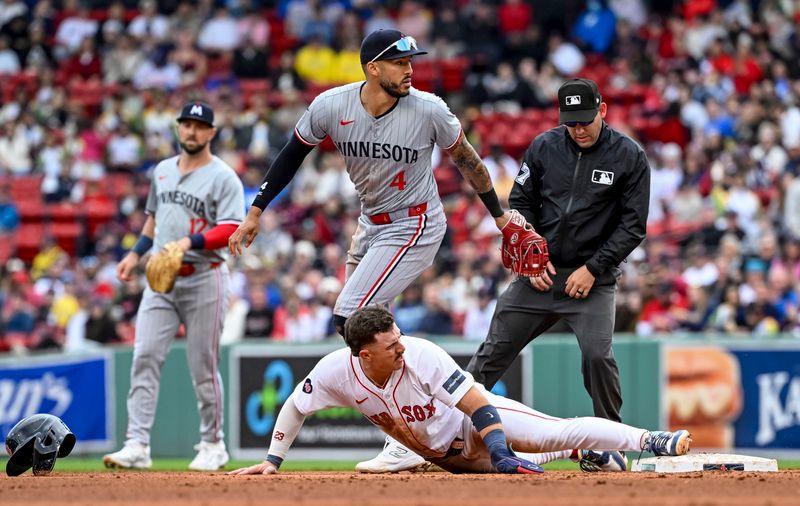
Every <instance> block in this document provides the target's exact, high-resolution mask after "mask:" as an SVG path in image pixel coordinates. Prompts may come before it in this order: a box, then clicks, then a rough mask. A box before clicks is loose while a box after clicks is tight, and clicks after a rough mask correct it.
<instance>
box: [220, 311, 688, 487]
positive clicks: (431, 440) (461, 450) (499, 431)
mask: <svg viewBox="0 0 800 506" xmlns="http://www.w3.org/2000/svg"><path fill="white" fill-rule="evenodd" d="M345 330H346V332H345V342H346V343H347V345H348V348H343V349H340V350H337V351H334V352H332V353H330V354H328V355H327V356H325V357H323V358H322V359H321V360H320V361H319V362H318V363H317V365H316V366H315V367H314V369H313V370H312V371H311V372H310V373H309V375H308V377H307V378H306V379H305V380H304V381H303V382H301V383H299V384H298V385H297V387H296V388H295V390H294V392H293V393H292V395H290V396H289V398H288V399H287V400H286V402H285V403H284V405H283V407H282V408H281V411H280V413H279V414H278V418H277V420H276V421H275V429H274V430H273V433H272V440H271V443H270V447H269V452H268V455H267V458H266V460H265V461H264V462H262V463H260V464H257V465H254V466H250V467H246V468H241V469H238V470H236V471H232V472H231V473H229V474H273V473H275V472H277V470H278V468H279V467H280V465H281V463H282V462H283V459H284V458H285V457H286V453H287V451H288V450H289V447H290V446H291V445H292V442H293V441H294V439H295V437H296V436H297V434H298V432H299V431H300V427H301V426H302V425H303V421H304V420H305V417H306V416H310V415H312V414H314V413H315V412H317V411H320V410H323V409H328V408H333V407H349V408H355V409H357V410H358V411H360V412H361V413H363V415H364V416H365V417H367V419H369V420H370V421H371V422H372V423H373V424H375V425H376V426H378V427H380V428H381V430H383V431H384V432H385V433H387V434H389V435H391V436H392V437H393V438H395V439H397V440H398V441H400V442H401V443H403V444H404V445H406V446H407V447H408V448H411V449H412V450H414V452H416V453H418V454H419V455H421V456H422V457H424V458H426V459H427V460H429V461H430V462H433V463H434V464H437V465H438V466H440V467H442V468H443V469H445V470H447V471H451V472H455V473H459V472H470V473H498V472H499V473H511V474H515V473H541V472H542V468H541V467H540V464H543V463H545V462H550V461H552V460H556V459H563V458H568V457H572V458H573V459H575V460H582V461H586V463H587V464H590V465H591V460H590V459H588V458H586V455H587V454H588V455H594V456H595V457H599V456H602V455H603V453H605V454H609V453H613V454H615V457H616V458H618V459H621V455H620V454H619V452H618V451H612V450H627V451H640V450H643V451H649V452H652V453H654V454H656V455H659V456H661V455H670V456H676V455H683V454H685V453H687V452H688V451H689V447H690V446H691V442H692V440H691V437H690V435H689V432H688V431H686V430H678V431H675V432H654V431H647V430H645V429H639V428H636V427H631V426H629V425H625V424H622V423H618V422H612V421H610V420H606V419H603V418H594V417H585V418H567V419H562V418H555V417H552V416H548V415H546V414H544V413H540V412H538V411H536V410H534V409H531V408H529V407H527V406H525V405H523V404H520V403H518V402H516V401H512V400H510V399H506V398H504V397H500V396H498V395H493V394H491V393H489V392H486V391H485V390H484V389H483V387H482V386H481V385H480V384H478V383H475V381H474V380H473V379H472V376H471V375H470V374H469V373H467V372H465V371H463V370H462V369H461V368H460V367H458V365H456V363H455V361H454V360H453V359H452V358H451V357H450V356H449V355H447V353H446V352H445V351H444V350H443V349H441V348H440V347H439V346H437V345H435V344H433V343H431V342H428V341H425V340H423V339H417V338H415V337H409V336H404V335H402V334H401V333H400V329H398V328H397V326H396V325H395V323H394V318H393V317H392V314H391V313H390V312H389V311H388V310H386V309H384V308H382V307H380V306H369V307H365V308H362V309H359V310H357V311H356V312H355V313H353V314H352V315H351V316H350V318H349V319H348V321H347V327H346V329H345ZM512 448H513V449H514V450H519V451H523V452H531V454H530V455H526V457H528V458H529V459H530V460H528V459H523V458H521V457H519V456H517V455H515V454H514V452H513V451H512ZM576 448H582V449H588V450H577V449H576ZM598 460H600V459H598ZM606 460H608V459H606Z"/></svg>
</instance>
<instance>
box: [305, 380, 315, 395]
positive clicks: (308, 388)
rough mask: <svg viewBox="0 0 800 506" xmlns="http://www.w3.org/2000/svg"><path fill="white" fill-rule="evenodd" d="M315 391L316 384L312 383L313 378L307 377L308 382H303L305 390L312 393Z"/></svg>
mask: <svg viewBox="0 0 800 506" xmlns="http://www.w3.org/2000/svg"><path fill="white" fill-rule="evenodd" d="M313 391H314V386H313V385H312V384H311V378H306V382H305V383H303V392H305V393H307V394H310V393H311V392H313Z"/></svg>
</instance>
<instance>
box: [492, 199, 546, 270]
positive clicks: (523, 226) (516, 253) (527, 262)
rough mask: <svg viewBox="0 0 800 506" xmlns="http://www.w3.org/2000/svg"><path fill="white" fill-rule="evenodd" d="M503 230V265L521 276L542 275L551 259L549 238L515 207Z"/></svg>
mask: <svg viewBox="0 0 800 506" xmlns="http://www.w3.org/2000/svg"><path fill="white" fill-rule="evenodd" d="M501 232H502V233H503V246H502V252H503V265H504V266H505V267H506V268H507V269H511V270H512V271H514V272H515V273H516V274H519V275H520V276H529V277H530V276H541V275H542V273H544V271H545V269H546V268H547V262H548V261H549V259H550V255H549V254H548V253H547V240H546V239H545V238H544V237H542V236H540V235H539V234H537V233H536V231H535V230H534V229H533V227H532V226H531V225H530V224H529V223H528V222H527V221H525V217H524V216H522V215H521V214H519V212H518V211H515V210H513V209H512V210H511V218H510V219H509V220H508V223H506V225H505V226H504V227H503V229H502V230H501Z"/></svg>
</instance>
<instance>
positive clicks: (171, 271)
mask: <svg viewBox="0 0 800 506" xmlns="http://www.w3.org/2000/svg"><path fill="white" fill-rule="evenodd" d="M181 264H183V249H181V247H180V246H178V243H177V242H174V241H173V242H168V243H167V244H166V246H164V249H162V250H161V251H159V252H158V253H156V254H155V255H153V256H152V257H150V260H148V261H147V265H146V266H145V275H146V276H147V282H148V283H150V288H152V289H153V291H154V292H158V293H169V292H171V291H172V287H173V286H174V285H175V278H177V277H178V271H179V270H180V269H181Z"/></svg>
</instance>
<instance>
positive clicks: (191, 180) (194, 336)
mask: <svg viewBox="0 0 800 506" xmlns="http://www.w3.org/2000/svg"><path fill="white" fill-rule="evenodd" d="M243 210H244V189H243V187H242V182H241V181H240V180H239V177H238V176H237V175H236V173H235V172H234V171H233V169H231V168H230V167H229V166H228V165H227V164H226V163H225V162H223V161H222V160H221V159H219V158H217V157H216V156H215V157H213V159H212V161H211V162H210V163H209V164H208V165H206V166H204V167H201V168H199V169H197V170H195V171H193V172H191V173H189V174H186V175H181V173H180V171H179V170H178V157H177V156H176V157H173V158H169V159H167V160H164V161H162V162H161V163H159V164H158V165H157V166H156V167H155V169H154V170H153V175H152V183H151V185H150V193H149V195H148V197H147V205H146V212H147V214H149V215H152V216H154V217H155V221H156V231H155V237H154V240H153V241H154V249H153V251H154V252H155V251H159V250H160V249H161V248H163V247H164V245H165V244H166V243H168V242H170V241H177V240H179V239H181V238H183V237H186V236H188V235H190V234H197V233H203V232H205V231H207V230H209V229H211V228H213V227H215V226H217V225H220V224H226V223H229V224H236V225H238V224H239V223H241V222H242V220H243V219H244V211H243ZM226 252H227V249H226V248H220V249H216V250H189V251H187V252H186V255H185V256H184V266H183V267H182V268H181V273H180V275H179V276H178V278H177V280H176V282H175V288H174V289H173V290H172V291H171V292H170V293H166V294H162V293H156V292H154V291H152V290H151V289H150V287H149V286H148V287H146V288H145V291H144V295H143V297H142V303H141V306H140V307H139V312H138V314H137V316H136V341H135V344H134V353H133V365H132V367H131V389H130V392H129V393H128V431H127V439H128V440H134V441H139V442H141V443H145V444H150V429H151V427H152V426H153V420H154V419H155V412H156V403H157V401H158V389H159V382H160V379H161V367H162V365H163V363H164V359H165V357H166V354H167V351H168V350H169V347H170V344H171V343H172V340H173V339H174V337H175V334H176V333H177V331H178V327H179V326H180V324H181V323H183V324H184V325H185V327H186V339H187V347H186V352H187V359H188V363H189V370H190V371H191V375H192V383H193V385H194V388H195V393H196V395H197V403H198V408H199V411H200V436H201V439H202V440H203V441H209V442H217V441H219V440H221V439H222V437H223V431H222V405H223V394H222V377H221V376H220V374H219V368H218V362H219V337H220V333H221V332H222V320H223V317H224V315H225V311H226V309H227V305H228V297H229V272H228V268H227V266H226V265H225V260H226V256H227V253H226Z"/></svg>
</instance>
